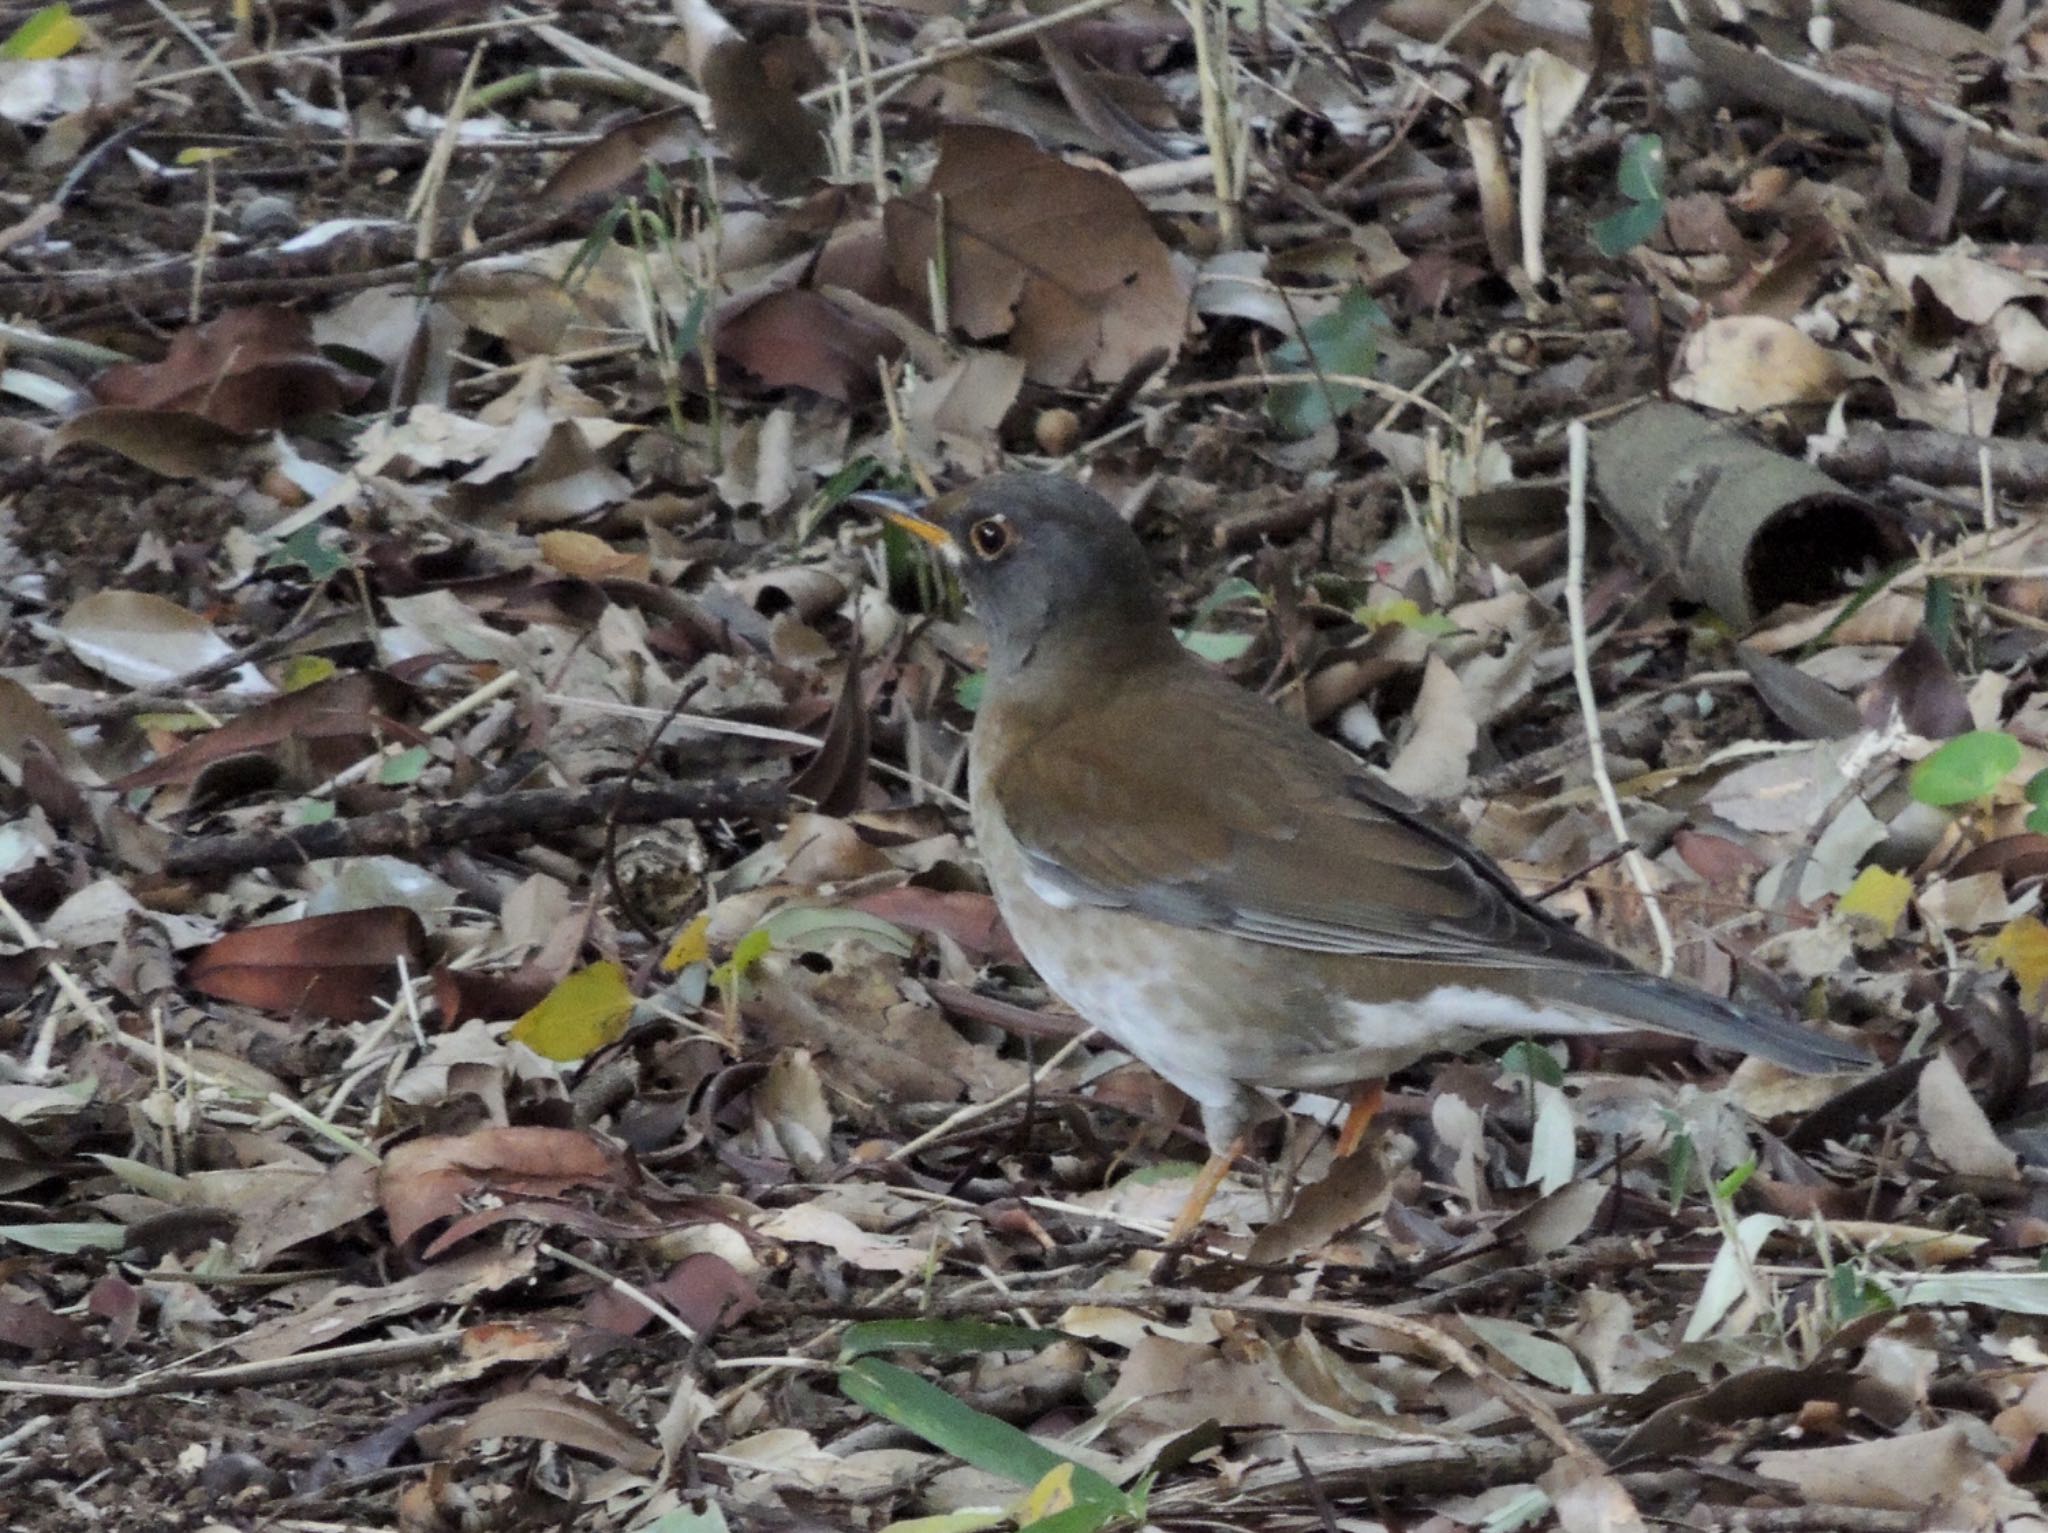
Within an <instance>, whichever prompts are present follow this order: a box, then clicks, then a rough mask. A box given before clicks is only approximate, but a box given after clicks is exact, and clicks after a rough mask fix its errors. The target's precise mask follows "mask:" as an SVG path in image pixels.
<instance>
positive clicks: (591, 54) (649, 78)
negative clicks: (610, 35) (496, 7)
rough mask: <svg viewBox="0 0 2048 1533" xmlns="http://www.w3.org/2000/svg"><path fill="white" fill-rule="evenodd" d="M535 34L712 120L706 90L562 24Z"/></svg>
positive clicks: (590, 66) (702, 118)
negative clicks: (591, 40) (631, 59)
mask: <svg viewBox="0 0 2048 1533" xmlns="http://www.w3.org/2000/svg"><path fill="white" fill-rule="evenodd" d="M531 30H532V32H533V35H534V36H535V37H537V38H539V39H540V41H542V42H544V43H546V44H547V45H548V46H549V47H550V48H552V49H554V50H555V52H557V53H559V54H561V55H562V56H563V57H564V58H569V59H574V60H575V61H576V62H577V63H578V64H581V65H582V66H583V67H584V68H585V69H595V70H599V71H601V72H603V73H605V74H608V75H613V76H616V77H617V78H618V79H621V80H630V81H631V82H632V83H633V84H635V85H637V86H639V87H640V88H641V89H642V90H647V91H652V92H653V93H654V94H655V95H657V96H660V97H662V98H663V99H665V100H668V101H673V102H675V103H676V104H677V105H679V106H686V107H688V108H689V109H690V110H691V111H692V112H695V113H696V114H697V119H698V121H700V122H708V121H709V120H710V116H711V98H710V97H709V96H707V95H705V94H704V93H703V92H702V91H694V90H691V89H690V87H689V86H687V85H678V84H676V82H675V81H673V80H671V79H669V78H668V76H666V75H658V74H656V73H655V72H654V71H653V70H651V69H642V68H641V67H640V66H639V65H638V64H634V63H630V62H628V61H627V60H625V59H622V58H620V57H619V56H618V55H617V54H616V53H608V52H606V51H605V50H604V49H602V48H600V47H598V46H597V44H595V43H587V42H585V41H584V40H583V39H582V38H580V37H577V36H576V35H574V34H573V33H569V32H564V31H563V30H562V29H561V28H560V27H556V26H550V25H548V24H547V23H546V22H541V23H539V24H537V25H535V26H533V27H532V28H531Z"/></svg>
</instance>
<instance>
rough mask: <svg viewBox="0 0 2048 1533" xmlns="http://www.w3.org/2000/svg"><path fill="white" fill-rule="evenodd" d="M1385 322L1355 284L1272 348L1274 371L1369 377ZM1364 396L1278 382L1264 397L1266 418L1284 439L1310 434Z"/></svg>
mask: <svg viewBox="0 0 2048 1533" xmlns="http://www.w3.org/2000/svg"><path fill="white" fill-rule="evenodd" d="M1386 323H1387V316H1386V311H1385V310H1383V309H1382V308H1381V307H1380V306H1379V305H1378V304H1377V303H1375V302H1373V297H1372V294H1370V293H1368V292H1367V291H1366V290H1365V288H1364V287H1363V286H1354V287H1353V288H1352V289H1351V290H1350V291H1349V292H1347V293H1346V294H1345V295H1344V296H1343V298H1342V299H1340V300H1339V301H1338V304H1337V307H1336V308H1335V309H1333V310H1331V311H1330V312H1329V313H1328V314H1325V315H1323V316H1321V317H1320V318H1317V319H1312V320H1310V321H1309V322H1308V323H1307V324H1306V325H1303V326H1302V327H1301V330H1302V333H1301V336H1300V337H1299V338H1297V339H1295V340H1292V341H1289V342H1288V343H1287V344H1286V345H1284V346H1279V347H1276V348H1274V351H1273V355H1272V369H1273V371H1274V372H1276V373H1306V372H1319V373H1324V374H1332V373H1334V374H1338V375H1340V376H1348V377H1355V378H1369V377H1371V376H1372V372H1373V369H1374V368H1375V367H1376V366H1378V364H1379V355H1380V345H1379V332H1380V330H1381V329H1382V328H1383V327H1384V326H1385V325H1386ZM1303 341H1306V342H1307V345H1305V346H1304V345H1303V344H1302V343H1303ZM1311 357H1313V358H1314V362H1313V364H1311V362H1310V358H1311ZM1364 397H1365V391H1364V390H1363V389H1360V388H1357V387H1355V386H1353V385H1351V384H1347V383H1332V384H1330V386H1329V387H1328V389H1327V390H1326V389H1325V388H1324V387H1323V380H1321V379H1312V380H1310V381H1309V382H1307V383H1282V384H1276V385H1275V386H1274V389H1273V392H1272V393H1271V394H1269V395H1268V396H1267V397H1266V415H1267V418H1268V419H1270V420H1271V421H1272V422H1273V424H1274V426H1275V427H1276V428H1277V429H1278V430H1279V432H1280V434H1281V435H1282V436H1286V437H1297V438H1298V437H1305V436H1313V435H1314V434H1315V433H1316V432H1317V431H1319V430H1321V429H1322V428H1323V427H1324V426H1326V425H1328V424H1329V423H1330V422H1331V421H1332V420H1334V419H1335V418H1336V417H1337V416H1339V415H1341V414H1343V413H1344V412H1345V411H1346V410H1348V409H1350V408H1351V407H1352V406H1353V405H1355V404H1357V403H1358V401H1359V400H1361V399H1363V398H1364Z"/></svg>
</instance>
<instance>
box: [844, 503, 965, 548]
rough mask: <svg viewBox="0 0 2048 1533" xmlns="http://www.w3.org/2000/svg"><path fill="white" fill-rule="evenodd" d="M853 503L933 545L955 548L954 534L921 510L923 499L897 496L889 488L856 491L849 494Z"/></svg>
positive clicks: (851, 504) (935, 546)
mask: <svg viewBox="0 0 2048 1533" xmlns="http://www.w3.org/2000/svg"><path fill="white" fill-rule="evenodd" d="M846 503H847V504H848V505H850V506H858V507H860V509H861V510H863V511H872V512H874V513H875V515H877V516H879V517H881V518H882V520H884V521H886V522H891V523H894V524H895V525H896V526H898V527H901V528H902V529H903V530H904V531H905V532H907V533H909V534H910V535H911V536H912V537H914V538H922V539H923V540H924V541H925V542H927V543H929V544H931V545H932V547H934V548H939V549H944V550H946V551H947V552H949V553H950V552H952V551H953V535H952V534H951V533H950V532H948V531H946V529H945V527H944V526H942V525H941V524H940V523H938V522H936V521H933V520H932V518H930V517H929V516H926V515H924V514H923V512H922V509H921V508H922V507H923V505H924V502H923V501H921V500H915V499H912V498H911V497H910V496H907V495H897V494H894V493H892V492H890V491H888V490H856V491H854V493H853V494H851V495H849V496H847V497H846Z"/></svg>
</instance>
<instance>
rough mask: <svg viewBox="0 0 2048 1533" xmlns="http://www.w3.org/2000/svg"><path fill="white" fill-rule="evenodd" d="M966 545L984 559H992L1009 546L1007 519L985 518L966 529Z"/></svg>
mask: <svg viewBox="0 0 2048 1533" xmlns="http://www.w3.org/2000/svg"><path fill="white" fill-rule="evenodd" d="M967 544H968V546H969V547H970V548H972V549H973V550H974V551H975V553H977V554H979V555H980V556H981V557H982V558H984V559H993V558H995V557H996V556H997V555H998V554H1000V553H1002V552H1003V551H1004V550H1005V549H1007V548H1008V547H1009V546H1010V523H1009V520H1008V518H1006V517H1000V516H985V517H983V518H982V519H981V520H980V521H978V522H976V523H975V524H974V525H973V526H972V527H969V528H968V529H967Z"/></svg>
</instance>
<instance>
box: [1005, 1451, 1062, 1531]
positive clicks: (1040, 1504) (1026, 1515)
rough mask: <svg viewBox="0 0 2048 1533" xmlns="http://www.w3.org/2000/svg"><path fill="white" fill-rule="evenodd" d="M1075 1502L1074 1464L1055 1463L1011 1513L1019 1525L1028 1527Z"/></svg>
mask: <svg viewBox="0 0 2048 1533" xmlns="http://www.w3.org/2000/svg"><path fill="white" fill-rule="evenodd" d="M1073 1504H1074V1466H1073V1465H1072V1464H1055V1465H1053V1466H1052V1468H1050V1469H1048V1470H1046V1472H1045V1478H1044V1479H1042V1480H1040V1481H1039V1482H1038V1483H1037V1484H1036V1485H1034V1486H1032V1487H1031V1493H1030V1494H1029V1495H1027V1496H1026V1497H1025V1498H1024V1499H1023V1500H1022V1501H1019V1502H1018V1503H1017V1505H1016V1507H1015V1509H1014V1510H1013V1511H1012V1513H1011V1515H1012V1516H1014V1517H1015V1518H1016V1519H1017V1526H1018V1527H1020V1528H1028V1527H1030V1526H1031V1524H1032V1523H1034V1522H1038V1521H1041V1520H1042V1519H1044V1518H1047V1517H1050V1516H1052V1515H1053V1513H1055V1512H1064V1511H1065V1510H1067V1508H1068V1507H1070V1506H1072V1505H1073Z"/></svg>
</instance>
